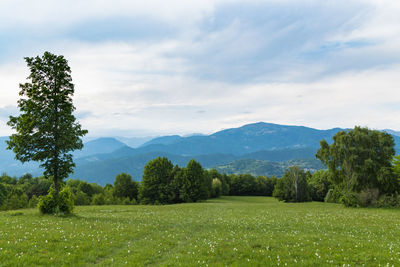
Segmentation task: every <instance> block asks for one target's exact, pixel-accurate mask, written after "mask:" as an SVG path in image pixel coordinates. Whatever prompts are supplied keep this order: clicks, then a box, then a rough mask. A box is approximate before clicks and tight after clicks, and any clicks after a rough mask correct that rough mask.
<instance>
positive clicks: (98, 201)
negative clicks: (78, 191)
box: [92, 194, 106, 205]
mask: <svg viewBox="0 0 400 267" xmlns="http://www.w3.org/2000/svg"><path fill="white" fill-rule="evenodd" d="M104 204H106V201H105V199H104V195H103V194H94V195H93V197H92V205H104Z"/></svg>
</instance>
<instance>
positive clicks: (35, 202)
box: [28, 195, 39, 208]
mask: <svg viewBox="0 0 400 267" xmlns="http://www.w3.org/2000/svg"><path fill="white" fill-rule="evenodd" d="M38 203H39V198H38V197H37V196H35V195H33V196H32V197H31V199H29V203H28V207H29V208H36V207H37V205H38Z"/></svg>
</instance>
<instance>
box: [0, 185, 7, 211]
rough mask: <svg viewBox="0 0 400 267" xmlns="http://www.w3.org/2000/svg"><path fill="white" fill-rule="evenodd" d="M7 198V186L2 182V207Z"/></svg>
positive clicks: (0, 204)
mask: <svg viewBox="0 0 400 267" xmlns="http://www.w3.org/2000/svg"><path fill="white" fill-rule="evenodd" d="M6 200H7V188H6V187H5V186H4V185H3V184H2V183H0V207H1V206H2V205H3V203H4V202H5V201H6Z"/></svg>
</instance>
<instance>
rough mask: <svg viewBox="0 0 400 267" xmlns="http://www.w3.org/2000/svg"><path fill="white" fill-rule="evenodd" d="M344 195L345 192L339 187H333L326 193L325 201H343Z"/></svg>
mask: <svg viewBox="0 0 400 267" xmlns="http://www.w3.org/2000/svg"><path fill="white" fill-rule="evenodd" d="M342 197H343V193H342V192H341V191H340V190H339V188H337V187H335V188H331V189H329V190H328V192H327V193H326V196H325V198H324V202H327V203H341V199H342Z"/></svg>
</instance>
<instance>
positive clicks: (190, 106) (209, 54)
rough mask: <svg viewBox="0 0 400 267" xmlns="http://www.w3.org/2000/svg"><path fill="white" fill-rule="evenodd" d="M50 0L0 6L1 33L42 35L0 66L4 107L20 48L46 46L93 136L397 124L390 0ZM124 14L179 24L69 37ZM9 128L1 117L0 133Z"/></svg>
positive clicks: (14, 84)
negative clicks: (135, 34)
mask: <svg viewBox="0 0 400 267" xmlns="http://www.w3.org/2000/svg"><path fill="white" fill-rule="evenodd" d="M55 3H56V2H54V1H44V0H42V1H35V2H25V3H23V2H22V1H2V2H0V34H1V33H3V34H9V32H13V31H16V32H17V34H18V33H19V34H23V33H25V32H27V33H30V34H32V32H34V33H39V34H38V35H37V39H35V38H32V39H29V40H28V41H29V42H28V44H29V45H27V44H25V43H24V42H20V43H19V44H16V45H20V48H18V49H19V50H18V51H17V52H15V54H13V53H10V55H7V61H6V62H3V64H1V65H0V80H1V87H0V93H1V94H2V97H1V98H0V108H5V107H6V106H10V105H15V103H16V101H17V99H18V91H19V89H18V83H20V82H23V81H24V78H25V77H26V76H27V70H26V67H25V64H24V62H23V60H22V58H21V57H20V54H24V55H37V54H41V53H43V51H44V50H49V51H52V52H54V53H57V54H63V55H65V57H66V58H67V59H68V60H69V64H70V66H71V68H72V75H73V80H74V83H75V84H76V93H75V97H74V102H75V105H76V107H77V111H78V112H80V113H81V114H84V115H82V116H80V118H81V119H80V120H81V122H82V124H83V126H84V127H85V128H88V129H89V130H90V132H91V134H94V135H101V134H104V135H119V133H123V134H124V135H132V136H135V135H145V134H149V135H154V134H175V133H181V134H187V133H191V132H213V131H216V130H219V129H222V128H229V127H234V126H240V125H242V124H245V123H250V122H256V121H267V122H274V123H282V124H299V125H307V126H312V127H317V128H330V127H335V126H339V127H352V126H354V125H364V126H369V127H373V128H393V129H399V127H398V125H400V119H398V118H400V116H399V115H400V114H399V113H400V93H399V91H400V90H399V89H400V88H399V86H398V85H399V84H400V77H399V75H398V73H399V71H400V53H399V52H400V48H399V47H400V37H399V36H400V18H399V16H398V14H399V12H400V6H399V4H397V2H395V1H350V2H348V1H326V2H324V3H323V4H322V3H321V2H318V1H303V2H302V3H298V2H296V3H294V2H292V1H268V2H266V1H252V2H251V3H252V4H249V2H247V1H246V2H243V1H208V0H207V1H146V2H143V1H113V2H110V1H94V0H93V1H76V2H74V1H65V2H64V1H58V2H57V6H54V5H55ZM269 6H270V7H271V8H269ZM293 6H295V7H293ZM54 8H55V9H56V11H54ZM231 8H233V9H231ZM235 8H236V9H235ZM11 10H13V11H15V12H10V11H11ZM17 11H18V12H17ZM32 14H34V15H32ZM123 16H127V17H135V16H136V17H141V16H145V17H149V18H154V19H157V20H161V21H162V22H165V23H166V24H171V25H174V27H176V29H175V32H174V34H171V35H166V36H165V37H163V38H161V39H159V40H157V41H154V40H151V39H146V38H138V39H135V40H130V39H129V38H120V37H118V38H115V39H113V38H105V39H104V40H102V41H94V40H83V39H79V38H76V37H75V38H71V36H69V35H66V34H65V32H68V29H71V28H74V27H75V28H76V27H78V28H79V25H81V23H83V22H85V21H96V20H99V19H107V18H110V17H123ZM49 25H51V27H49ZM46 29H47V30H46ZM149 30H151V28H149ZM43 36H46V38H44V37H43ZM72 37H74V36H72ZM1 44H2V43H1V42H0V46H1ZM16 55H18V58H17V57H16ZM0 57H1V54H0ZM396 105H397V106H396ZM8 133H9V129H8V127H7V126H6V125H5V122H4V123H3V122H1V124H0V135H4V134H8Z"/></svg>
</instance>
